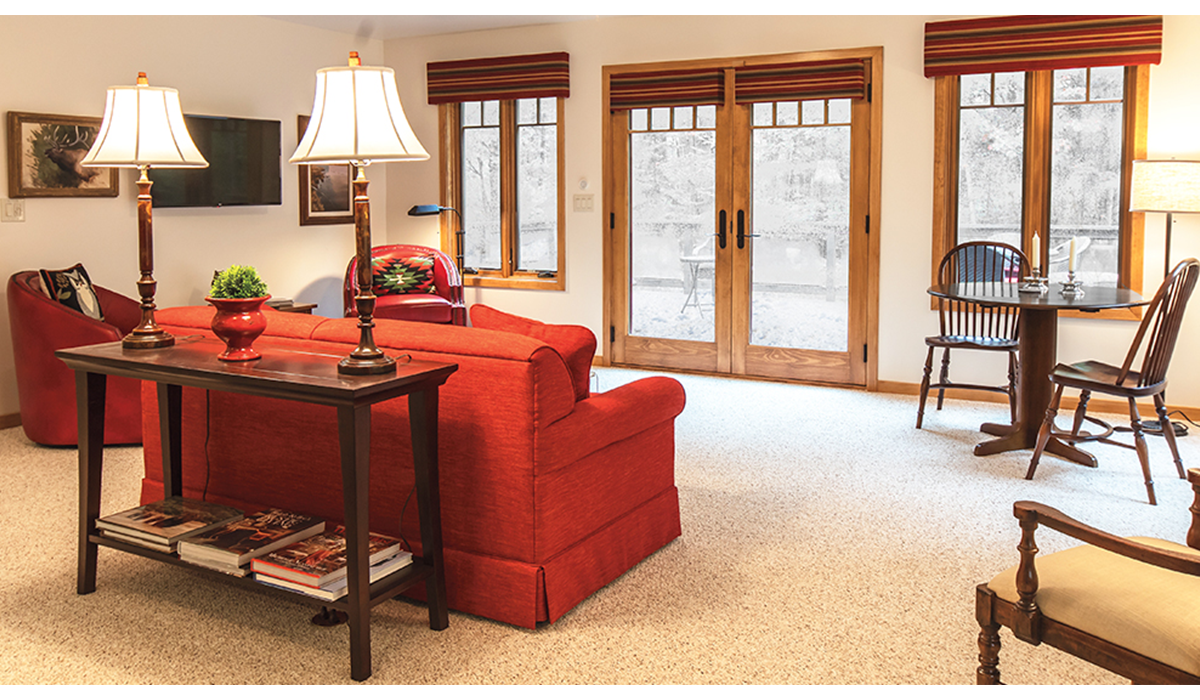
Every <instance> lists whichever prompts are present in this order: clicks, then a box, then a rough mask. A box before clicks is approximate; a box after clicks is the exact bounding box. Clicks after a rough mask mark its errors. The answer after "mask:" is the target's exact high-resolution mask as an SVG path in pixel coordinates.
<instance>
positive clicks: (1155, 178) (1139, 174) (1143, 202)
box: [1129, 160, 1200, 279]
mask: <svg viewBox="0 0 1200 700" xmlns="http://www.w3.org/2000/svg"><path fill="white" fill-rule="evenodd" d="M1131 190H1132V192H1131V195H1130V198H1129V211H1143V212H1144V211H1154V212H1163V213H1165V214H1166V215H1167V235H1166V239H1165V241H1164V253H1163V279H1166V278H1167V276H1168V275H1170V274H1171V220H1172V219H1173V218H1174V217H1173V216H1172V215H1173V214H1185V213H1197V212H1200V161H1195V160H1135V161H1133V184H1132V186H1131Z"/></svg>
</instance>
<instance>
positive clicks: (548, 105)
mask: <svg viewBox="0 0 1200 700" xmlns="http://www.w3.org/2000/svg"><path fill="white" fill-rule="evenodd" d="M569 75H570V70H569V57H568V56H567V54H566V53H551V54H536V55H529V56H506V57H501V58H487V59H469V60H462V61H445V62H441V63H430V64H429V65H428V71H427V78H428V80H427V84H428V91H429V101H430V103H431V104H437V105H438V120H439V127H440V146H441V147H440V148H439V151H440V157H441V172H442V178H441V190H442V195H441V200H442V204H444V205H446V206H449V207H453V208H454V209H455V210H457V211H458V212H459V214H460V217H461V223H462V229H461V231H462V234H461V236H452V235H450V234H451V233H452V232H453V231H454V229H447V228H446V226H447V225H449V226H453V224H454V221H453V217H451V216H446V217H444V218H443V220H442V223H443V229H442V247H443V249H445V250H447V251H449V252H450V253H451V255H452V256H456V257H458V258H459V259H460V260H461V266H462V272H463V278H464V283H465V284H467V285H474V286H492V287H523V288H534V289H565V286H566V285H565V276H564V273H565V271H564V269H563V268H564V262H565V260H566V257H565V250H564V248H565V247H564V236H565V230H566V222H565V220H564V219H565V206H564V202H565V199H564V197H565V188H564V186H563V177H564V172H563V171H564V169H563V152H564V148H563V143H564V140H563V118H562V116H563V99H564V98H566V97H567V96H568V95H569V85H568V83H569Z"/></svg>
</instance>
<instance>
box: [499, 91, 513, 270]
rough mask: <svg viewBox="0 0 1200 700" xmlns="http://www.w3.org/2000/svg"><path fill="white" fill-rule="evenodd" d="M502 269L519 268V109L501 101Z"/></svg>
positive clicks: (508, 101) (510, 101)
mask: <svg viewBox="0 0 1200 700" xmlns="http://www.w3.org/2000/svg"><path fill="white" fill-rule="evenodd" d="M500 268H501V272H502V274H503V275H504V276H505V277H511V276H512V275H513V273H515V272H516V268H517V110H516V102H515V101H513V100H501V102H500Z"/></svg>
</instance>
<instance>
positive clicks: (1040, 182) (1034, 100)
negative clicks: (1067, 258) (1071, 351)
mask: <svg viewBox="0 0 1200 700" xmlns="http://www.w3.org/2000/svg"><path fill="white" fill-rule="evenodd" d="M1053 94H1054V74H1053V72H1052V71H1033V72H1030V73H1028V74H1027V75H1026V83H1025V174H1024V181H1023V182H1024V184H1023V197H1022V207H1021V210H1022V216H1021V218H1022V223H1023V226H1022V229H1023V231H1022V232H1021V239H1022V241H1021V247H1022V249H1024V250H1025V252H1026V254H1027V255H1028V256H1029V257H1030V259H1031V260H1032V259H1033V250H1032V246H1033V241H1032V238H1033V234H1034V233H1035V232H1036V233H1037V234H1038V236H1039V237H1040V239H1041V250H1040V251H1039V257H1040V259H1041V261H1042V263H1043V266H1042V267H1043V269H1042V275H1043V276H1045V275H1046V270H1045V261H1046V260H1047V259H1048V258H1047V256H1048V255H1049V251H1050V144H1051V141H1052V135H1053V131H1052V129H1053V124H1052V119H1051V117H1052V114H1053V109H1052V107H1053Z"/></svg>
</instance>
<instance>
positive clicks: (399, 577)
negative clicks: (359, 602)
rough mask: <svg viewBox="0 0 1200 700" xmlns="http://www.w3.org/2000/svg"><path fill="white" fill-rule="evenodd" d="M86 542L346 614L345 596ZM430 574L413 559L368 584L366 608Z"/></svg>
mask: <svg viewBox="0 0 1200 700" xmlns="http://www.w3.org/2000/svg"><path fill="white" fill-rule="evenodd" d="M88 541H90V542H92V543H93V544H96V545H101V546H104V547H112V548H113V549H119V550H121V551H122V552H128V553H129V554H136V555H138V556H141V557H146V558H147V559H154V560H155V561H161V562H163V563H166V564H172V565H174V566H179V567H182V568H184V569H188V570H189V571H195V572H197V573H200V574H203V575H205V576H207V577H209V578H211V579H214V580H218V581H224V582H226V583H228V584H230V585H233V586H240V587H242V588H246V589H249V590H254V591H260V592H262V591H267V592H269V593H270V594H271V595H274V596H277V597H280V598H287V599H288V600H290V601H292V602H294V603H303V604H304V605H312V606H317V607H322V608H328V609H330V610H339V611H341V612H345V613H349V612H350V608H351V604H350V600H349V596H342V597H341V598H338V599H336V600H323V599H321V598H316V597H313V596H310V595H304V594H303V593H296V592H293V591H289V590H285V589H283V588H278V587H276V586H271V585H269V584H266V583H262V582H260V581H257V580H255V578H254V577H253V576H245V577H238V576H232V575H230V574H226V573H222V572H220V571H217V570H215V569H209V568H206V567H203V566H199V565H197V564H192V563H190V562H186V561H183V560H182V559H180V558H179V556H178V555H177V554H174V553H167V552H156V551H154V550H153V549H147V548H146V547H139V546H137V545H136V544H129V543H127V542H121V541H120V540H114V539H112V538H111V537H105V536H104V535H90V536H89V537H88ZM433 575H434V570H433V567H432V566H430V565H428V564H425V563H423V562H421V561H419V558H417V557H414V558H413V561H412V563H411V564H409V565H408V566H406V567H404V568H403V569H400V570H399V571H395V572H392V573H391V574H388V575H387V576H385V577H383V578H381V579H379V580H378V581H376V582H374V583H372V584H371V585H370V588H369V590H370V598H369V601H368V606H369V607H372V608H373V607H375V606H376V605H379V604H380V603H384V602H387V601H389V600H391V599H392V598H395V597H396V596H398V595H400V594H401V593H403V592H404V591H406V590H408V589H409V588H411V587H412V586H415V585H417V584H418V583H421V582H423V581H426V580H427V579H429V578H431V577H432V576H433Z"/></svg>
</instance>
